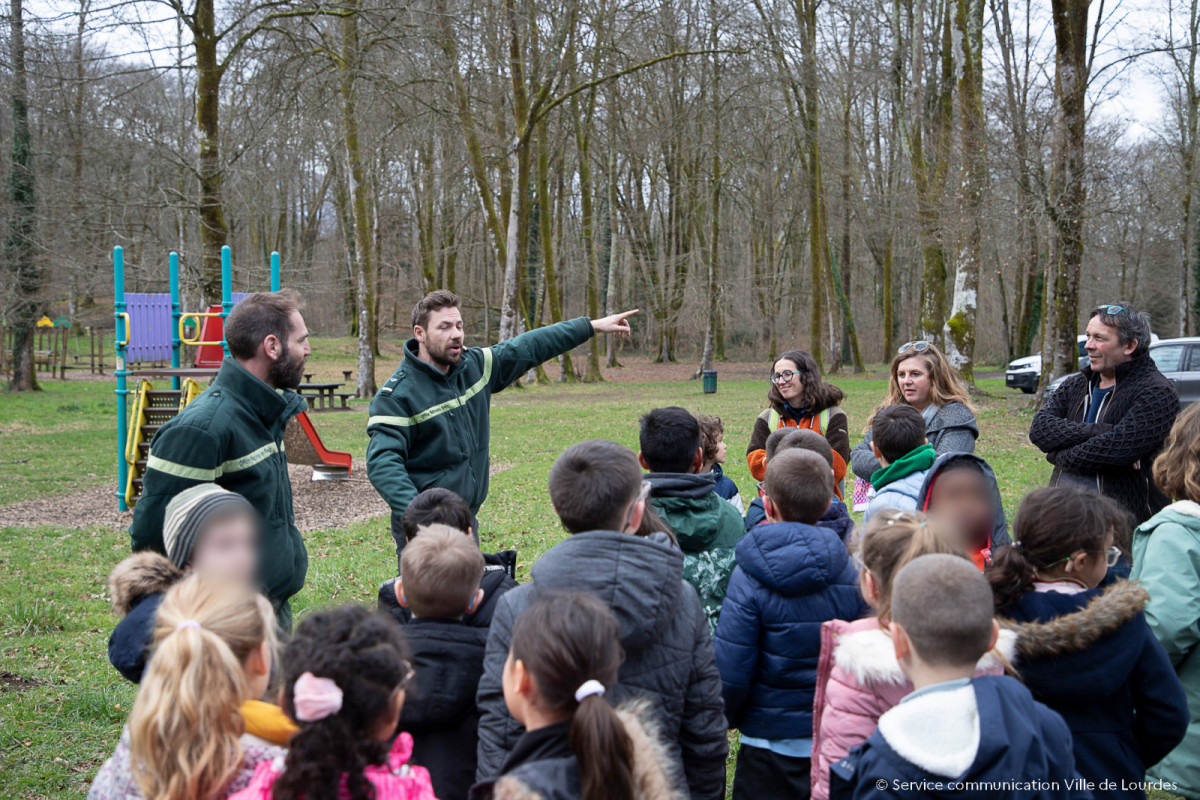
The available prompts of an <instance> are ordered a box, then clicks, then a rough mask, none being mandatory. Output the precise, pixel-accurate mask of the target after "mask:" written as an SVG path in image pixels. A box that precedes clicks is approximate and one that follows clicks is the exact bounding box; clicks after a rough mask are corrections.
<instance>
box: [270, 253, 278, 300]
mask: <svg viewBox="0 0 1200 800" xmlns="http://www.w3.org/2000/svg"><path fill="white" fill-rule="evenodd" d="M271 291H272V292H278V291H279V251H278V250H272V251H271Z"/></svg>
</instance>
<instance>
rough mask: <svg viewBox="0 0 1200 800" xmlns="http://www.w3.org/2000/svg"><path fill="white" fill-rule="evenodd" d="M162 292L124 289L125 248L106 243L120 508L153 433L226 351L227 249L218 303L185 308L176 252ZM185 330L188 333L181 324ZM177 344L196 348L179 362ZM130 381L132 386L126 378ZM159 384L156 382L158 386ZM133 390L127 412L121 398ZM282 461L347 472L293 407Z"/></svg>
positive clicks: (334, 473) (127, 502) (327, 474)
mask: <svg viewBox="0 0 1200 800" xmlns="http://www.w3.org/2000/svg"><path fill="white" fill-rule="evenodd" d="M167 261H168V268H169V275H170V292H169V293H167V294H144V293H133V292H130V293H126V292H125V253H124V249H123V248H121V247H120V246H118V247H114V248H113V290H114V294H113V316H114V318H115V321H116V339H115V349H116V364H115V369H114V371H113V374H114V375H115V376H116V379H117V388H116V395H117V498H118V499H117V504H118V508H119V509H120V510H121V511H125V510H127V509H128V508H129V507H130V506H132V505H134V504H135V503H136V502H137V498H138V496H139V495H140V494H141V491H142V478H143V475H144V474H145V470H146V462H147V459H148V458H149V454H150V444H151V440H152V439H153V438H154V434H155V433H156V432H157V431H158V429H159V428H161V427H162V426H163V425H164V424H165V423H166V422H167V421H168V420H170V419H171V418H173V417H175V416H176V415H178V414H179V412H180V411H182V410H183V409H184V408H185V407H186V406H187V404H188V403H190V402H191V401H192V400H193V399H195V398H196V397H197V396H199V395H200V394H201V391H202V390H201V388H200V384H199V383H198V381H199V380H207V379H211V378H213V377H215V376H216V374H217V371H218V370H219V369H220V366H221V361H222V360H223V359H224V357H225V355H226V354H227V353H228V347H227V346H226V344H225V339H224V321H225V318H226V317H227V316H229V312H230V311H231V310H232V309H233V306H234V305H235V304H236V303H237V302H238V301H239V300H241V299H242V298H243V297H245V296H246V295H245V294H235V293H234V292H233V291H232V286H233V265H232V258H231V252H230V249H229V247H224V248H222V249H221V303H220V304H219V305H216V304H214V305H211V306H209V307H208V309H207V310H206V311H193V312H185V311H183V309H182V304H181V302H180V293H179V254H178V253H175V252H172V253H171V254H170V256H169V257H168V259H167ZM271 291H273V292H277V291H279V254H278V253H271ZM189 328H191V329H192V331H191V332H190V333H189V332H188V329H189ZM185 345H189V346H195V347H196V348H197V351H196V358H195V360H194V363H193V364H192V366H190V367H184V366H182V364H181V358H182V351H183V347H184V346H185ZM168 361H169V363H170V366H169V367H151V368H139V369H130V366H131V365H135V364H141V363H143V362H150V363H164V362H168ZM130 377H135V378H137V379H138V381H137V384H136V386H135V388H134V390H133V391H132V392H131V391H130V389H129V378H130ZM151 379H154V380H166V379H169V380H170V388H169V389H168V388H165V387H164V388H158V389H156V388H155V385H154V383H153V382H152V381H151ZM159 385H160V386H161V385H162V384H161V383H160V384H159ZM130 395H132V396H133V409H132V414H130V408H129V398H130ZM285 443H286V444H285V447H286V449H287V452H288V453H289V456H290V458H289V461H291V462H292V463H297V464H310V465H311V466H312V467H313V480H340V479H346V478H349V477H350V468H351V457H350V454H349V453H343V452H338V451H334V450H329V449H327V448H326V447H325V445H324V444H323V443H322V442H321V437H320V436H319V435H318V434H317V431H316V428H314V427H313V424H312V422H311V421H310V420H309V419H308V414H307V413H301V414H300V415H299V416H298V417H296V418H295V419H293V420H291V421H289V423H288V427H287V430H286V432H285Z"/></svg>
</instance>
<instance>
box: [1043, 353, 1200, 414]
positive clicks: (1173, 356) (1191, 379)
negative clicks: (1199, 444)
mask: <svg viewBox="0 0 1200 800" xmlns="http://www.w3.org/2000/svg"><path fill="white" fill-rule="evenodd" d="M1150 357H1151V358H1153V359H1154V363H1155V364H1156V365H1157V366H1158V371H1159V372H1161V373H1162V374H1163V376H1164V377H1165V378H1166V379H1167V380H1169V381H1170V382H1171V383H1173V384H1175V391H1176V392H1178V394H1179V405H1180V406H1184V407H1186V406H1188V405H1191V404H1192V403H1194V402H1196V401H1197V400H1200V336H1186V337H1184V338H1182V339H1159V340H1157V341H1155V342H1154V343H1153V344H1151V345H1150ZM1083 361H1085V362H1086V359H1084V360H1083ZM1082 368H1083V365H1082V363H1081V364H1080V369H1082ZM1069 377H1070V375H1063V376H1061V377H1058V378H1055V379H1054V380H1053V381H1051V382H1050V385H1049V386H1047V387H1046V395H1047V396H1049V395H1051V394H1053V393H1054V391H1055V390H1056V389H1057V388H1058V387H1059V386H1062V383H1063V381H1065V380H1066V379H1067V378H1069Z"/></svg>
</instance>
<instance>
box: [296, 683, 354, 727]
mask: <svg viewBox="0 0 1200 800" xmlns="http://www.w3.org/2000/svg"><path fill="white" fill-rule="evenodd" d="M292 707H293V708H294V709H295V711H296V721H297V722H316V721H317V720H322V719H325V718H326V717H329V716H332V715H334V714H336V713H338V712H339V711H341V710H342V690H341V688H340V687H339V686H338V685H337V684H336V683H334V682H333V681H332V680H330V679H329V678H318V677H317V676H316V675H313V674H312V673H311V672H306V673H304V674H303V675H301V676H300V677H299V678H297V679H296V683H295V684H294V685H293V686H292Z"/></svg>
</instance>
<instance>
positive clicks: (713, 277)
mask: <svg viewBox="0 0 1200 800" xmlns="http://www.w3.org/2000/svg"><path fill="white" fill-rule="evenodd" d="M712 17H713V23H712V43H711V46H712V47H713V49H714V50H716V49H717V45H718V44H719V42H720V36H719V32H718V28H717V20H718V19H719V17H718V16H717V15H716V14H713V15H712ZM720 58H721V57H720V55H719V54H714V55H713V56H712V124H713V138H712V163H711V166H710V169H711V170H712V175H711V176H710V181H711V182H710V184H709V234H708V259H707V260H708V275H707V278H708V285H707V287H706V289H707V299H708V314H707V321H706V323H705V326H704V349H703V350H702V352H701V354H700V368H699V369H698V370H697V371H696V373H697V374H696V377H702V374H703V372H704V371H705V370H709V369H712V368H713V356H714V351H715V350H716V344H717V343H716V338H717V324H718V323H717V317H718V314H719V309H720V302H719V298H718V290H719V288H720V282H719V280H718V273H719V272H720V269H721V177H722V176H721V171H722V169H723V167H722V166H721V62H720Z"/></svg>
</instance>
